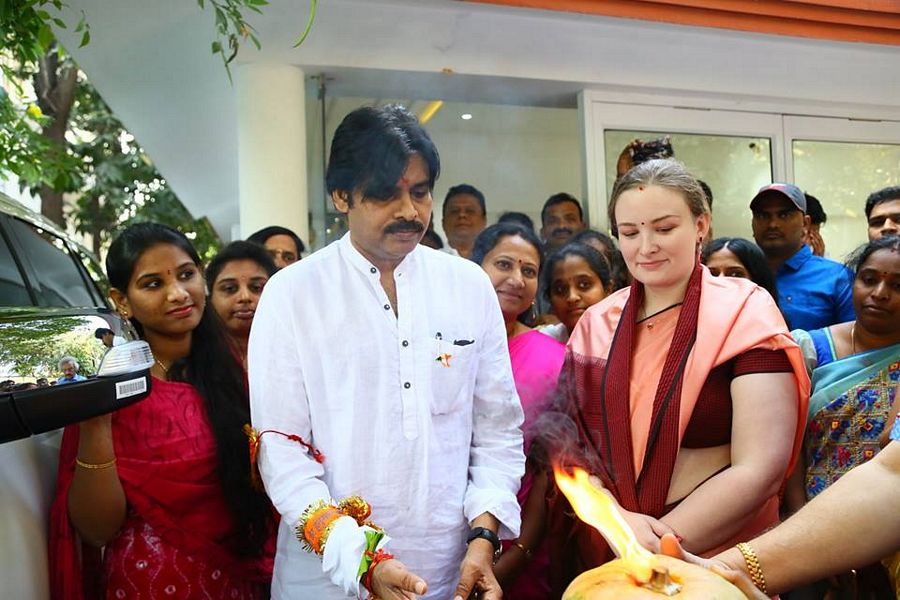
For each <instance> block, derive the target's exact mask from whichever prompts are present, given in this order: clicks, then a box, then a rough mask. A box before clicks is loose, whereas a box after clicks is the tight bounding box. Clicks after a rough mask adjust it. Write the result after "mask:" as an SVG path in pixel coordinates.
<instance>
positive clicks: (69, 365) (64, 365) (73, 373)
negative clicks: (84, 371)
mask: <svg viewBox="0 0 900 600" xmlns="http://www.w3.org/2000/svg"><path fill="white" fill-rule="evenodd" d="M79 368H80V365H79V364H78V361H77V360H75V357H74V356H66V357H64V358H63V359H61V360H60V361H59V370H60V371H62V372H63V376H62V377H60V378H59V379H57V380H56V385H62V384H64V383H75V382H76V381H84V380H86V379H87V377H85V376H84V375H79V374H78V369H79Z"/></svg>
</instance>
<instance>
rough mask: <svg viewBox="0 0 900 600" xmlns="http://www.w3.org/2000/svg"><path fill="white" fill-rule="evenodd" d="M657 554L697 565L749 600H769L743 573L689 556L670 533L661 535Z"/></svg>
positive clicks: (723, 564) (725, 565)
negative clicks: (730, 585) (725, 582)
mask: <svg viewBox="0 0 900 600" xmlns="http://www.w3.org/2000/svg"><path fill="white" fill-rule="evenodd" d="M659 553H660V554H663V555H665V556H671V557H672V558H677V559H679V560H683V561H684V562H687V563H690V564H692V565H697V566H698V567H703V568H704V569H709V570H710V571H712V572H713V573H715V574H717V575H719V576H720V577H723V578H724V579H726V580H727V581H729V582H731V583H732V584H734V586H735V587H737V589H739V590H741V592H743V593H744V595H745V596H747V598H749V599H750V600H768V598H769V597H768V596H766V595H765V594H763V593H762V592H760V591H759V589H758V588H757V587H756V586H755V585H753V581H751V579H750V577H748V576H747V574H746V573H744V572H743V571H739V570H737V569H732V568H731V567H729V566H728V565H727V564H725V563H724V562H722V561H720V560H715V559H710V558H701V557H699V556H695V555H693V554H691V553H690V552H688V551H687V550H685V549H684V548H682V547H681V544H679V543H678V539H677V538H676V537H675V536H674V535H672V534H670V533H667V534H665V535H663V536H662V539H661V540H660V541H659Z"/></svg>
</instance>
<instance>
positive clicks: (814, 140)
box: [784, 116, 900, 261]
mask: <svg viewBox="0 0 900 600" xmlns="http://www.w3.org/2000/svg"><path fill="white" fill-rule="evenodd" d="M784 131H785V142H786V143H788V144H790V149H791V158H792V160H791V161H790V162H789V165H788V167H789V169H790V170H791V171H792V172H791V174H790V177H791V179H792V180H793V181H794V183H796V185H797V186H798V187H800V188H801V189H802V190H804V191H805V192H807V193H808V194H812V195H813V196H815V197H816V198H818V199H819V201H820V202H821V203H822V206H823V207H824V209H825V213H826V214H827V216H828V220H827V221H826V223H825V225H823V226H822V229H821V233H822V238H823V239H824V240H825V253H826V256H828V257H830V258H832V259H834V260H839V261H841V260H843V259H844V258H845V257H846V256H847V254H848V253H850V252H851V251H852V250H853V249H855V248H856V247H857V246H859V245H860V244H862V243H864V242H865V241H867V235H866V227H867V224H866V215H865V205H866V198H868V196H869V194H871V193H872V192H875V191H877V190H880V189H882V188H885V187H888V186H895V185H900V123H897V122H890V121H853V120H850V119H832V118H821V117H790V116H785V117H784Z"/></svg>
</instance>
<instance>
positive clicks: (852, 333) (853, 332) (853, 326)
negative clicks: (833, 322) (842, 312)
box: [850, 321, 856, 356]
mask: <svg viewBox="0 0 900 600" xmlns="http://www.w3.org/2000/svg"><path fill="white" fill-rule="evenodd" d="M850 352H851V354H850V356H853V355H854V354H856V321H853V323H852V324H851V325H850Z"/></svg>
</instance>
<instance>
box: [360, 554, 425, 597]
mask: <svg viewBox="0 0 900 600" xmlns="http://www.w3.org/2000/svg"><path fill="white" fill-rule="evenodd" d="M427 591H428V585H427V584H426V583H425V581H424V580H423V579H422V578H421V577H419V576H418V575H415V574H414V573H411V572H410V571H408V570H407V569H406V566H405V565H404V564H403V563H402V562H400V561H399V560H396V559H391V560H386V561H383V562H380V563H378V564H377V565H375V571H374V572H373V573H372V595H370V598H371V597H372V596H374V597H375V598H377V599H378V600H414V599H415V598H416V596H421V595H422V594H424V593H425V592H427Z"/></svg>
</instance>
